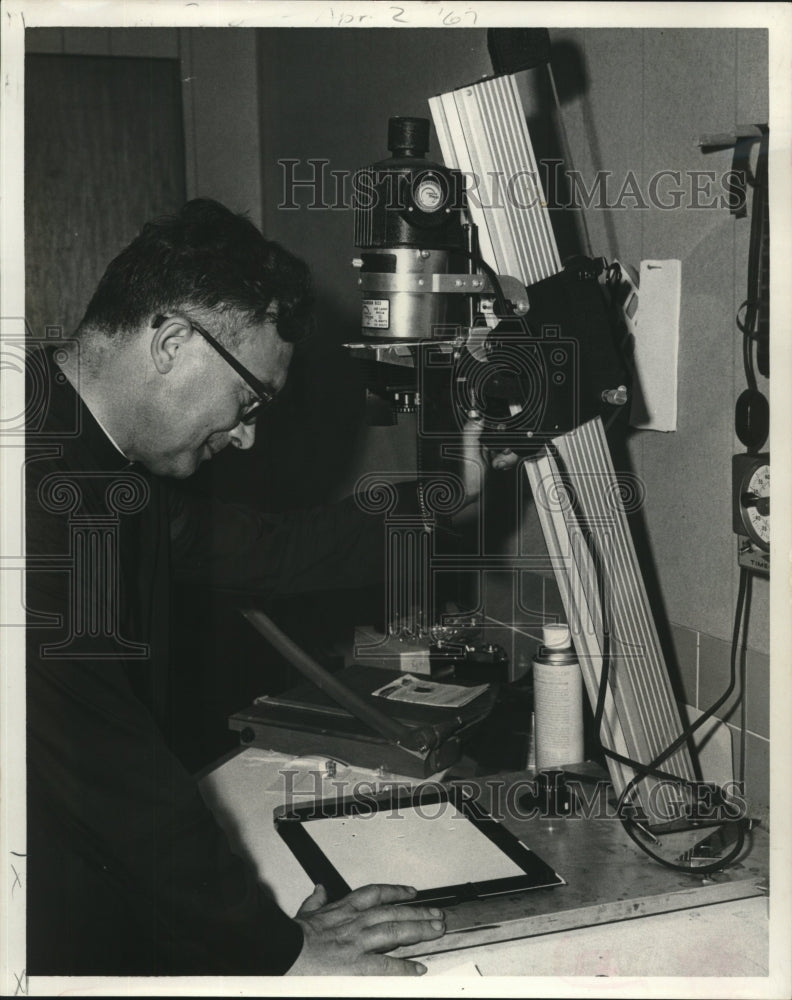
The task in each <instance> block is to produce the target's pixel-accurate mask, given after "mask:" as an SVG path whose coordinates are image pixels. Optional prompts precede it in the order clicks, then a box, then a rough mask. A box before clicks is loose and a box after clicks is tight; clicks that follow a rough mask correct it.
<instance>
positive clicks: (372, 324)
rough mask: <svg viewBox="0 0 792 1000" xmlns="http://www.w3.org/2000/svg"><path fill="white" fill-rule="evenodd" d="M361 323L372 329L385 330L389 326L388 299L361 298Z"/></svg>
mask: <svg viewBox="0 0 792 1000" xmlns="http://www.w3.org/2000/svg"><path fill="white" fill-rule="evenodd" d="M362 325H363V326H367V327H369V329H372V330H387V329H388V327H389V326H390V300H389V299H363V324H362Z"/></svg>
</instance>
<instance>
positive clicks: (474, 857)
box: [305, 802, 525, 892]
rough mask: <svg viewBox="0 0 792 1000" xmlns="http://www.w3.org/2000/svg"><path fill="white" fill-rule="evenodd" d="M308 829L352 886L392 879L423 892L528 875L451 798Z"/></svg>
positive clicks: (314, 823)
mask: <svg viewBox="0 0 792 1000" xmlns="http://www.w3.org/2000/svg"><path fill="white" fill-rule="evenodd" d="M305 830H306V831H307V832H308V833H309V834H310V836H311V837H312V838H313V840H314V841H315V843H316V844H317V845H318V846H319V847H320V848H321V849H322V851H323V852H324V854H325V857H327V859H328V860H329V861H330V862H331V864H332V865H333V866H334V867H335V869H336V871H337V872H338V873H339V875H341V877H342V878H343V879H344V881H345V882H346V883H347V885H348V886H349V887H350V889H357V888H359V887H360V886H363V885H368V884H369V883H371V882H390V883H395V884H397V885H413V886H415V888H416V889H418V891H419V892H420V891H421V890H423V889H438V888H442V887H443V886H447V885H457V884H459V883H463V882H479V881H484V880H487V879H497V878H512V877H514V876H519V875H524V874H525V872H524V871H523V870H522V869H521V868H520V866H519V865H518V864H517V863H516V862H514V861H512V860H511V858H509V857H507V856H506V855H505V854H504V853H503V852H502V851H501V850H500V848H499V847H497V846H496V845H495V844H494V843H493V842H492V841H491V840H490V839H489V838H488V837H487V836H485V834H483V833H482V832H481V831H480V830H479V829H477V827H476V826H475V825H474V824H473V823H472V822H471V821H470V820H469V819H467V817H465V816H464V815H462V814H461V813H459V812H458V810H457V809H456V807H455V806H454V805H453V804H452V803H450V802H433V803H431V804H430V803H426V804H425V805H419V806H416V807H411V806H399V807H394V808H393V809H383V810H381V811H379V812H375V813H370V814H366V815H358V816H346V817H337V818H330V819H315V820H310V821H309V822H306V823H305Z"/></svg>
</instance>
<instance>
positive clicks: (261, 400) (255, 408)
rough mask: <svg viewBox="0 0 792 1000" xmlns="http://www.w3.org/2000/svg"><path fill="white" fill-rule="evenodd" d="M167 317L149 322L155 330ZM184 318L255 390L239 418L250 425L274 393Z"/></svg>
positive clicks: (202, 330) (199, 326)
mask: <svg viewBox="0 0 792 1000" xmlns="http://www.w3.org/2000/svg"><path fill="white" fill-rule="evenodd" d="M167 318H168V317H167V316H162V315H160V314H158V315H156V316H155V317H154V322H153V323H152V324H151V325H152V327H153V328H154V329H155V330H156V329H157V328H158V327H160V326H162V324H163V323H164V322H165V320H166V319H167ZM184 318H185V319H186V320H187V322H188V323H189V324H190V327H191V328H192V329H193V330H195V331H196V333H199V334H200V335H201V336H202V337H203V338H204V340H205V341H206V342H207V343H208V344H210V345H211V346H212V347H213V348H214V349H215V350H216V351H217V353H218V354H219V355H220V357H221V358H222V359H223V360H224V361H225V362H226V363H227V364H229V365H230V366H231V367H232V368H233V369H234V371H235V372H236V373H237V375H240V376H241V377H242V378H243V379H244V380H245V382H247V384H248V385H249V386H250V388H251V389H252V390H253V391H254V392H255V394H256V397H257V398H256V400H255V401H254V402H253V403H251V404H250V405H251V407H252V409H250V410H248V411H247V413H244V414H243V415H242V416H241V417H240V418H239V422H240V423H241V424H245V426H246V427H250V426H251V425H253V424H254V423H255V422H256V419H257V417H258V415H259V414H260V413H261V411H262V410H263V409H265V408H266V407H268V406H271V405H272V403H274V402H275V397H276V393H274V392H271V391H270V390H269V389H268V388H267V387H266V386H265V385H264V383H263V382H262V381H260V380H259V379H257V378H256V376H255V375H254V374H253V372H251V371H249V370H248V369H247V368H245V366H244V365H243V364H242V362H241V361H238V360H237V359H236V358H235V357H234V355H233V354H231V352H230V351H228V350H226V348H225V347H223V345H222V344H221V343H220V341H219V340H217V339H216V338H215V337H213V336H212V335H211V333H209V331H208V330H205V329H204V328H203V327H202V326H201V324H200V323H197V322H196V321H195V320H194V319H190V318H189V316H185V317H184Z"/></svg>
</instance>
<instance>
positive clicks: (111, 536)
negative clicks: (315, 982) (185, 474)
mask: <svg viewBox="0 0 792 1000" xmlns="http://www.w3.org/2000/svg"><path fill="white" fill-rule="evenodd" d="M28 368H29V371H28V379H29V381H28V404H27V411H26V414H27V426H28V436H27V455H26V526H27V558H28V566H27V568H28V572H27V591H26V599H27V609H28V633H27V639H28V642H27V725H28V737H27V754H28V757H27V775H28V782H27V794H28V826H27V829H28V895H27V900H28V902H27V907H28V963H27V972H28V974H30V975H153V974H159V975H186V974H232V975H252V974H256V975H268V974H269V975H274V974H279V973H283V972H285V971H286V970H287V969H288V968H289V967H290V966H291V965H292V963H293V962H294V961H295V959H296V958H297V956H298V954H299V951H300V948H301V945H302V931H301V929H300V927H299V925H298V924H297V923H295V922H294V921H293V920H291V919H290V918H288V917H287V916H286V915H285V914H284V913H283V912H282V911H281V910H280V909H279V908H278V907H277V906H276V905H275V903H274V901H273V900H272V899H271V897H270V896H269V894H268V893H267V890H266V888H265V887H262V886H260V885H259V884H257V881H256V878H255V876H254V875H253V874H252V872H251V871H250V870H248V868H247V867H246V865H245V864H244V863H243V861H242V860H240V859H239V858H238V857H237V856H236V855H235V854H233V853H232V852H231V850H230V848H229V847H228V844H227V842H226V839H225V835H224V834H223V832H222V831H221V830H220V828H219V827H218V826H217V825H216V823H215V821H214V819H213V817H212V815H211V813H210V812H209V811H208V809H207V808H206V806H205V805H204V803H203V801H202V799H201V796H200V794H199V791H198V788H197V786H196V783H195V781H194V779H193V777H192V776H191V775H190V774H189V773H188V772H187V771H186V770H185V769H184V768H183V767H182V765H181V764H180V763H179V761H178V760H177V759H176V758H175V757H174V755H173V754H172V753H171V752H170V751H169V749H168V747H167V745H166V743H165V741H164V739H163V736H162V734H161V730H160V728H159V726H158V722H157V714H158V711H159V710H160V709H161V708H162V705H163V703H164V696H165V692H166V691H167V684H166V682H165V677H166V672H167V669H168V619H169V613H168V592H169V584H170V580H171V578H172V577H176V578H179V577H181V578H184V579H188V580H190V581H191V582H192V583H196V582H201V581H203V582H205V583H206V584H207V585H210V586H215V587H226V588H233V589H238V590H245V591H254V592H256V593H259V594H263V595H273V594H289V593H299V592H302V591H308V590H323V589H330V588H333V587H343V586H353V585H355V586H359V585H362V584H365V583H367V582H370V581H371V582H374V581H381V579H382V548H383V535H382V526H381V522H380V521H379V519H377V518H375V517H372V516H367V515H365V514H363V513H361V511H360V510H359V509H358V508H357V507H356V505H355V504H354V502H352V501H351V500H350V501H345V502H344V503H342V504H339V505H335V506H333V507H329V508H323V509H322V510H320V511H316V512H311V513H302V514H296V515H293V516H270V515H265V514H261V513H258V512H255V511H252V510H249V509H246V508H243V507H234V506H228V505H222V504H218V503H214V502H211V501H208V500H207V501H199V500H196V499H195V498H192V497H189V496H187V495H184V494H181V493H179V492H178V491H177V490H176V489H175V488H173V487H174V484H170V483H168V482H167V481H165V480H162V479H159V478H158V477H156V476H153V475H151V474H150V473H148V472H147V471H146V470H145V469H143V468H142V467H140V466H138V465H130V463H128V462H127V460H126V459H125V458H124V457H123V455H121V453H120V452H119V451H118V450H117V449H116V448H115V446H114V445H113V443H112V442H111V441H110V440H109V438H108V436H107V435H106V434H105V432H104V431H103V430H102V428H101V427H100V426H99V424H98V423H97V422H96V420H95V419H94V418H93V416H92V415H91V413H90V411H89V410H88V408H87V407H86V406H85V405H83V403H82V401H81V399H80V397H79V395H78V394H77V393H76V392H75V391H74V389H73V388H72V386H71V385H70V383H69V382H68V381H67V379H66V378H65V376H64V375H63V373H62V372H61V371H60V370H59V369H58V367H57V366H56V365H55V364H54V363H53V358H52V351H51V350H49V351H37V352H35V353H34V354H33V355H32V357H31V361H30V364H29V366H28Z"/></svg>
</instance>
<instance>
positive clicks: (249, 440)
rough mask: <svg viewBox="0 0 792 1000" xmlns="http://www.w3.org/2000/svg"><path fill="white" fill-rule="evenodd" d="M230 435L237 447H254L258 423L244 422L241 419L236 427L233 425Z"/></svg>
mask: <svg viewBox="0 0 792 1000" xmlns="http://www.w3.org/2000/svg"><path fill="white" fill-rule="evenodd" d="M228 436H229V437H230V438H231V443H232V444H233V446H234V447H235V448H252V447H253V442H254V441H255V440H256V425H255V424H243V423H242V421H241V420H240V421H239V423H238V424H237V425H236V427H233V428H232V429H231V430H230V431H229V432H228Z"/></svg>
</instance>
